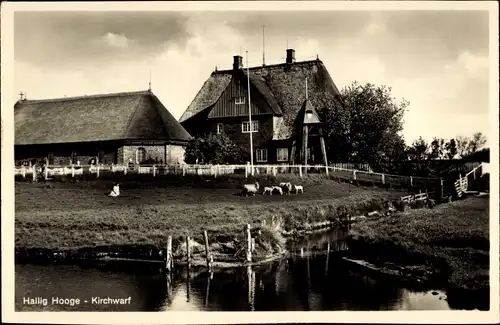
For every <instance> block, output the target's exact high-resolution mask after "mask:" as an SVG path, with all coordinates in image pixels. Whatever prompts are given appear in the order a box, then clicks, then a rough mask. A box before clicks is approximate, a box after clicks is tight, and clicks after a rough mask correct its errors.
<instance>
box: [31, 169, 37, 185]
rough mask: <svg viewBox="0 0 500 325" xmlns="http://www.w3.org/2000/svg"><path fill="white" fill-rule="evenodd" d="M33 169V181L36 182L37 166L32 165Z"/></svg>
mask: <svg viewBox="0 0 500 325" xmlns="http://www.w3.org/2000/svg"><path fill="white" fill-rule="evenodd" d="M31 171H32V172H33V182H36V166H35V165H33V167H31Z"/></svg>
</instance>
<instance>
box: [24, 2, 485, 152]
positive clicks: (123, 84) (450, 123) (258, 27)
mask: <svg viewBox="0 0 500 325" xmlns="http://www.w3.org/2000/svg"><path fill="white" fill-rule="evenodd" d="M262 25H265V49H266V51H265V52H266V63H267V64H272V63H280V62H283V61H284V57H285V50H286V47H287V43H288V47H290V48H294V49H295V50H296V59H297V60H308V59H313V58H316V55H319V58H320V59H321V60H322V61H323V62H324V63H325V65H326V67H327V69H328V71H329V72H330V74H331V76H332V78H333V80H334V82H335V83H336V85H337V87H339V88H344V87H345V86H347V85H349V84H350V83H351V82H352V81H354V80H357V81H359V82H362V83H365V82H371V83H375V84H378V85H380V84H385V85H388V86H391V87H392V90H393V95H394V96H395V97H396V99H398V100H400V99H402V98H404V99H406V100H408V101H410V106H409V112H408V113H407V114H406V116H405V127H404V136H405V139H406V141H407V142H411V141H413V140H414V139H416V138H418V136H420V135H421V136H423V137H424V138H426V139H431V138H432V137H433V136H438V137H444V138H450V137H455V136H457V135H466V136H470V135H472V133H474V132H477V131H482V132H483V133H486V134H487V133H488V108H489V103H488V97H489V96H488V87H489V83H488V79H489V73H488V69H489V59H488V49H489V45H488V38H489V36H488V30H489V27H488V13H487V12H486V11H485V12H482V11H470V12H465V11H392V12H391V11H384V12H382V11H378V12H368V11H323V12H318V11H316V12H231V13H223V12H185V13H182V12H137V13H133V12H128V13H127V12H121V13H120V12H16V13H15V21H14V28H15V29H14V33H15V34H14V37H15V39H14V42H15V60H16V61H15V90H16V91H17V92H18V93H19V92H20V91H24V92H26V93H27V97H28V99H40V98H54V97H64V96H79V95H91V94H100V93H109V92H122V91H136V90H146V89H147V88H148V82H149V74H150V72H149V71H150V68H151V71H152V89H153V92H154V93H155V94H156V95H157V96H158V97H159V98H160V100H161V101H162V102H163V104H164V105H165V106H166V107H167V108H168V109H169V111H170V112H171V113H172V114H173V115H174V116H175V117H176V118H179V117H180V116H181V114H182V113H183V112H184V110H185V109H186V108H187V106H188V105H189V103H190V102H191V100H192V99H193V98H194V96H195V95H196V93H197V92H198V90H199V89H200V87H201V86H202V84H203V83H204V82H205V80H206V79H207V78H208V76H209V75H210V73H211V72H212V71H213V70H214V68H215V66H217V67H218V68H219V69H229V68H231V66H232V57H233V55H237V54H240V53H241V54H243V56H245V51H246V50H248V51H249V63H250V66H253V65H260V64H262ZM244 60H245V62H246V58H245V59H244Z"/></svg>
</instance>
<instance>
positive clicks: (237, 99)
mask: <svg viewBox="0 0 500 325" xmlns="http://www.w3.org/2000/svg"><path fill="white" fill-rule="evenodd" d="M234 103H235V104H236V105H244V104H245V97H244V96H238V97H234Z"/></svg>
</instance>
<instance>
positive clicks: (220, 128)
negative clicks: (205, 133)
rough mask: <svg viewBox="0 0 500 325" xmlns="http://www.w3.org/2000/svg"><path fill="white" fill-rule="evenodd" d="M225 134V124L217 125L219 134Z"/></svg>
mask: <svg viewBox="0 0 500 325" xmlns="http://www.w3.org/2000/svg"><path fill="white" fill-rule="evenodd" d="M223 132H224V123H217V134H222V133H223Z"/></svg>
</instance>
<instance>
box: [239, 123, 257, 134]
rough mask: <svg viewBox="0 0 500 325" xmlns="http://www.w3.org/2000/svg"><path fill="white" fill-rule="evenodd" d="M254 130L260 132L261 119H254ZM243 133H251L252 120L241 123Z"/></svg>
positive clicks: (253, 131)
mask: <svg viewBox="0 0 500 325" xmlns="http://www.w3.org/2000/svg"><path fill="white" fill-rule="evenodd" d="M252 126H253V130H252V133H257V132H259V121H257V120H254V121H252ZM241 133H250V122H249V121H245V122H242V123H241Z"/></svg>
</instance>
